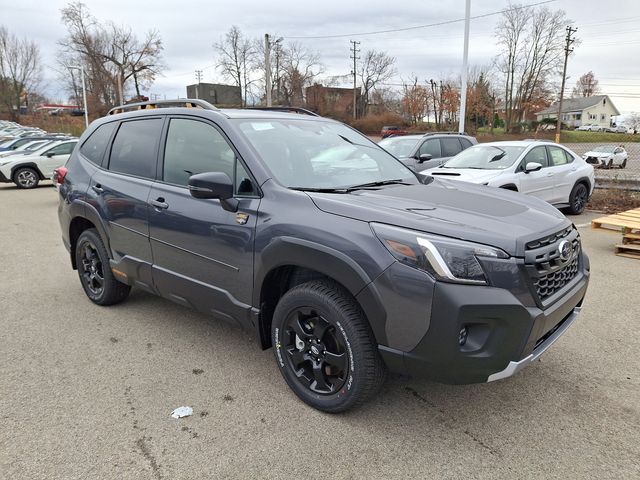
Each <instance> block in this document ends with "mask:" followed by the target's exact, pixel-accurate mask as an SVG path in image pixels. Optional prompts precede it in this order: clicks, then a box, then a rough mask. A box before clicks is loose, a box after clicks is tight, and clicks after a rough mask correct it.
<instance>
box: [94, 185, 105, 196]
mask: <svg viewBox="0 0 640 480" xmlns="http://www.w3.org/2000/svg"><path fill="white" fill-rule="evenodd" d="M91 190H93V191H94V192H96V193H97V194H98V195H100V194H101V193H104V188H102V186H101V185H100V184H99V183H97V184H95V185H93V186H92V187H91Z"/></svg>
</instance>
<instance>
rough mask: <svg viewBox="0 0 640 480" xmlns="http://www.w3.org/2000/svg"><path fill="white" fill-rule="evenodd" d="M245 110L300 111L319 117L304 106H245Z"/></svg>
mask: <svg viewBox="0 0 640 480" xmlns="http://www.w3.org/2000/svg"><path fill="white" fill-rule="evenodd" d="M245 109H246V110H272V111H275V112H294V113H300V114H303V115H311V116H312V117H319V116H320V115H318V114H317V113H315V112H312V111H311V110H307V109H306V108H302V107H282V106H278V107H245Z"/></svg>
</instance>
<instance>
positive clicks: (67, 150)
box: [42, 142, 76, 155]
mask: <svg viewBox="0 0 640 480" xmlns="http://www.w3.org/2000/svg"><path fill="white" fill-rule="evenodd" d="M75 146H76V142H70V143H63V144H62V145H57V146H55V147H53V148H50V149H49V150H47V151H46V152H44V153H43V154H42V155H50V154H53V155H71V152H73V147H75Z"/></svg>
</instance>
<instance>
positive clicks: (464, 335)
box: [458, 326, 469, 347]
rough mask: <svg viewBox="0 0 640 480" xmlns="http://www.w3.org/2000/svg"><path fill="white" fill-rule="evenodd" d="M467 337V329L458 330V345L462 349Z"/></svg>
mask: <svg viewBox="0 0 640 480" xmlns="http://www.w3.org/2000/svg"><path fill="white" fill-rule="evenodd" d="M468 336H469V329H468V328H467V327H466V326H464V327H462V328H461V329H460V333H459V334H458V344H459V345H460V346H461V347H463V346H464V345H465V344H466V343H467V337H468Z"/></svg>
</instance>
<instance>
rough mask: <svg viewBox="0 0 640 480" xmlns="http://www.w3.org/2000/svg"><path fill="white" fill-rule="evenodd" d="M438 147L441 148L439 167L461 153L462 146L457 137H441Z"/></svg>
mask: <svg viewBox="0 0 640 480" xmlns="http://www.w3.org/2000/svg"><path fill="white" fill-rule="evenodd" d="M440 145H441V147H442V158H441V159H440V164H441V165H442V164H443V163H444V162H446V161H447V160H449V159H450V158H451V157H453V156H455V155H457V154H459V153H460V152H461V151H462V145H461V144H460V140H458V137H441V138H440Z"/></svg>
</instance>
